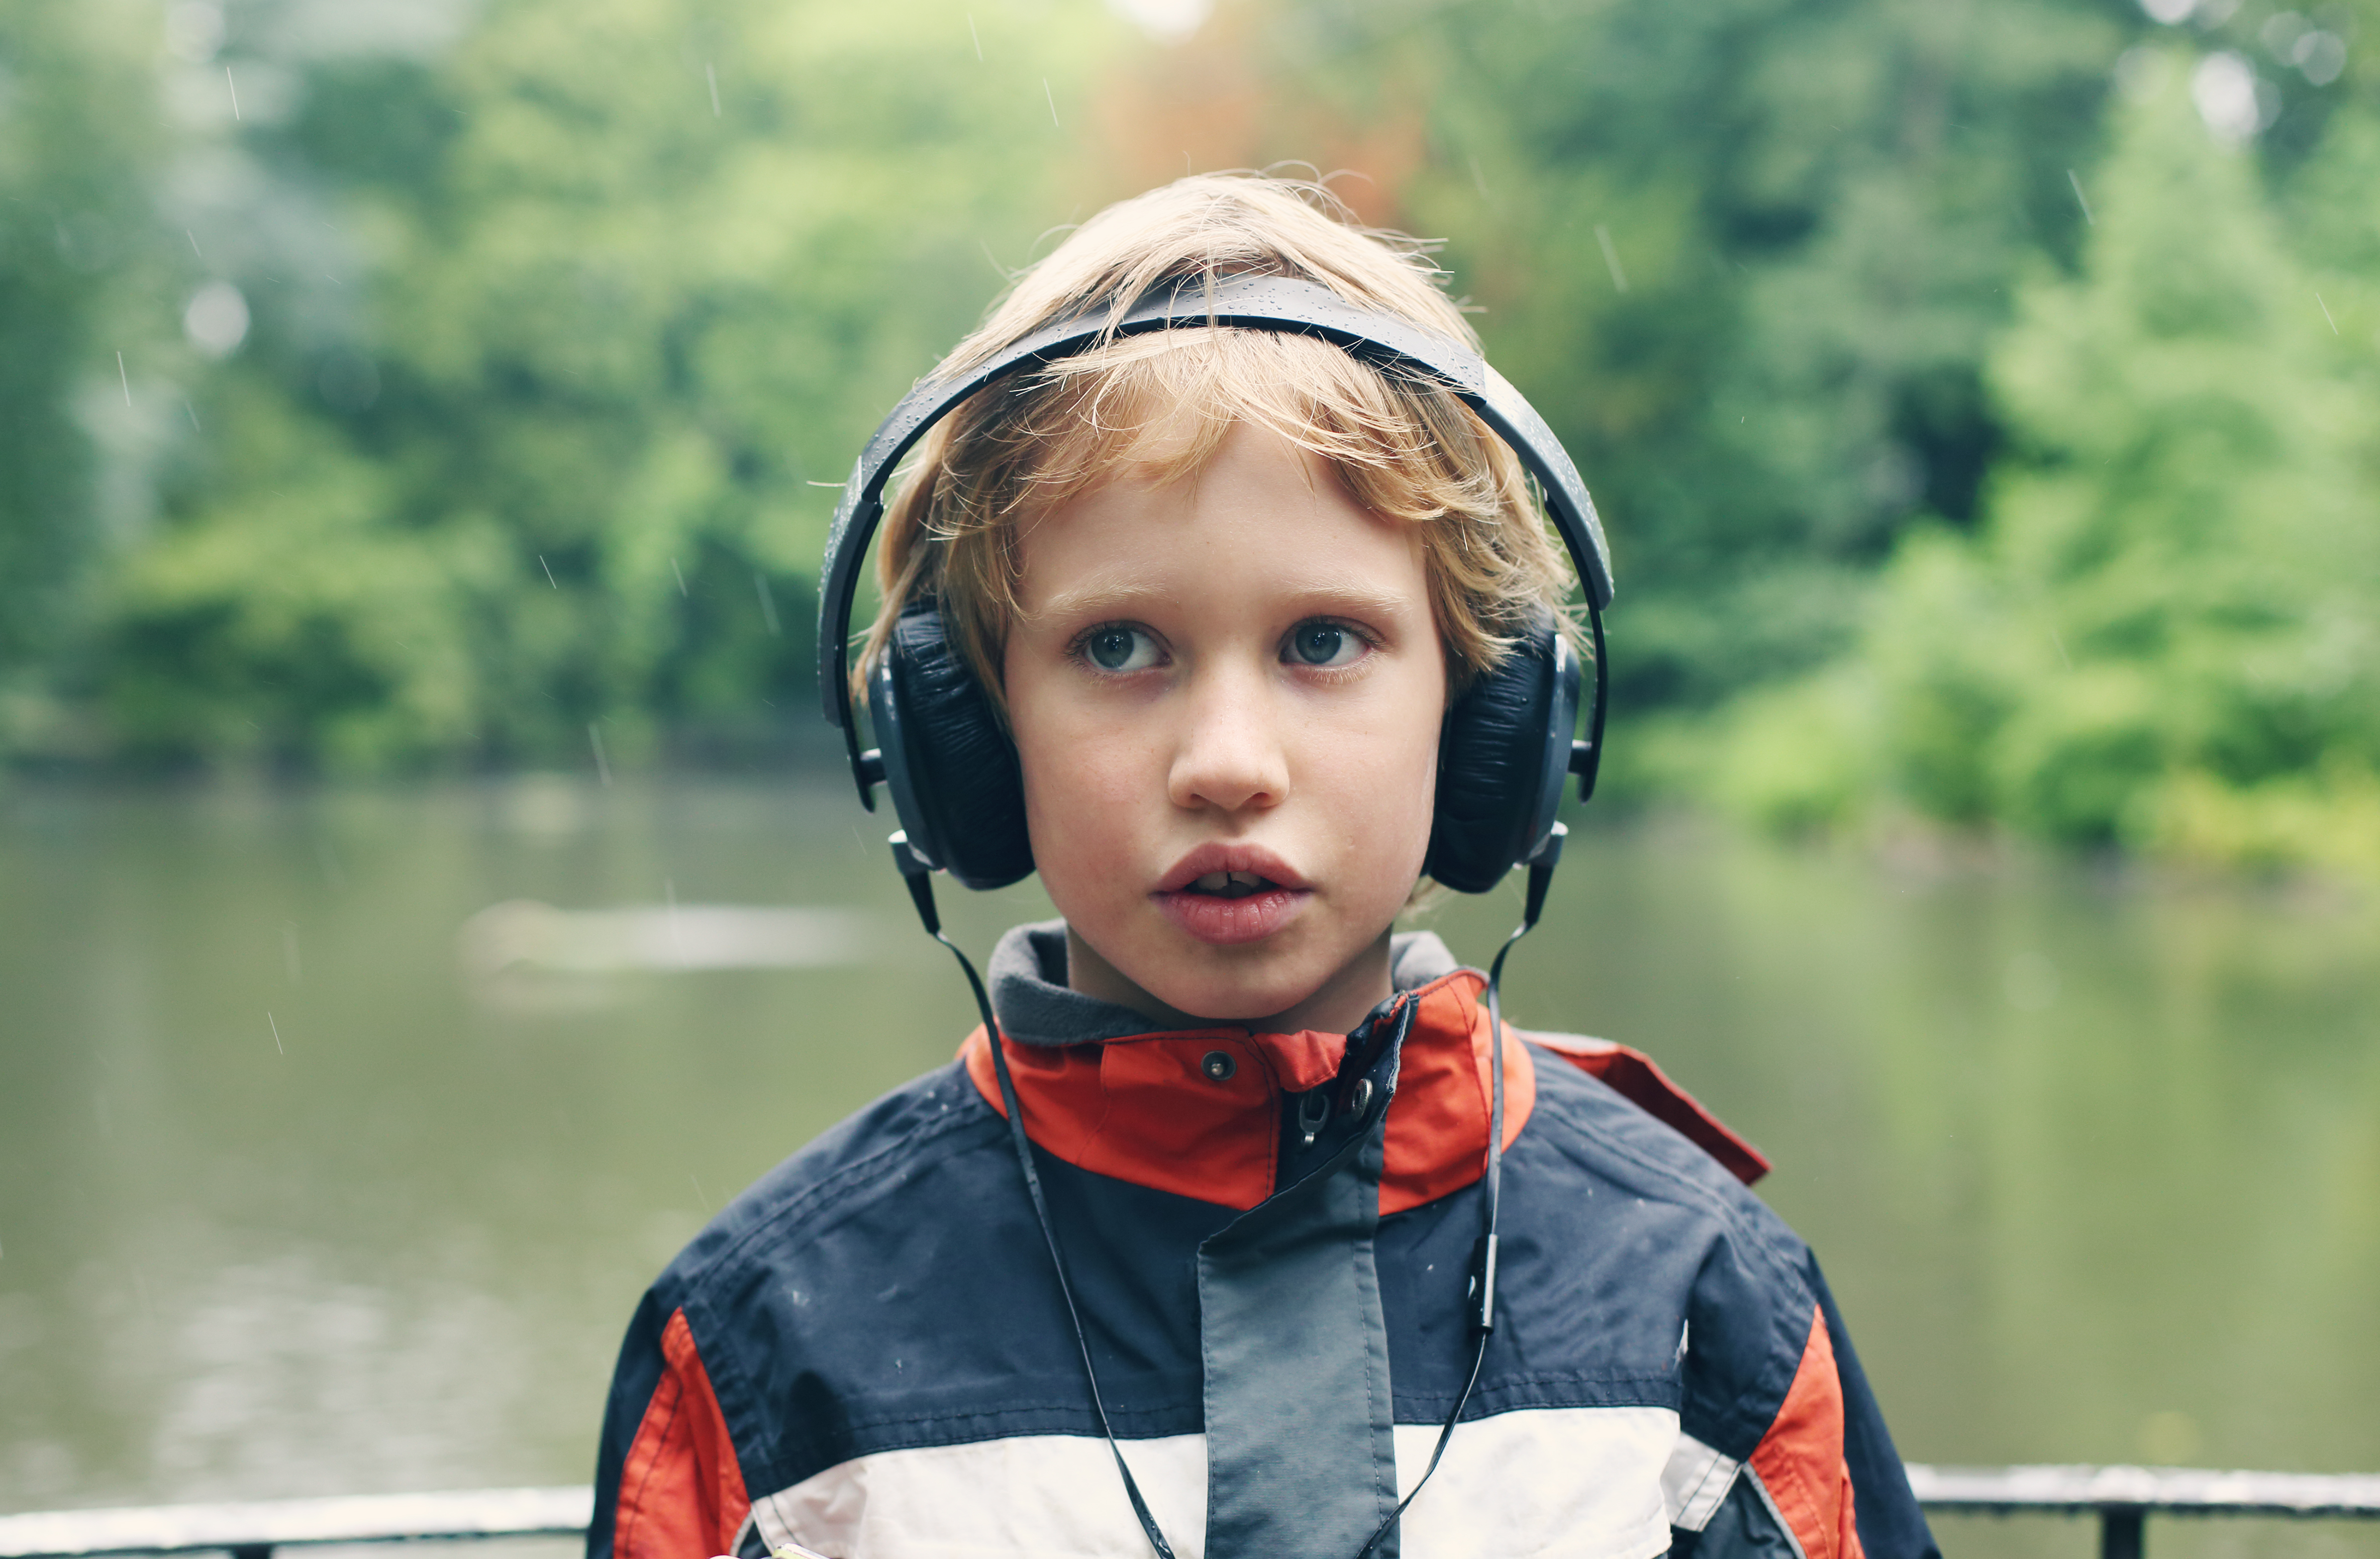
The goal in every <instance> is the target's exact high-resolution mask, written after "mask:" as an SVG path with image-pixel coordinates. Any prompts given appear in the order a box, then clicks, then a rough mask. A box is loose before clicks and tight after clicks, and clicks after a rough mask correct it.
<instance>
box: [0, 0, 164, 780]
mask: <svg viewBox="0 0 2380 1559" xmlns="http://www.w3.org/2000/svg"><path fill="white" fill-rule="evenodd" d="M145 20H146V15H145V7H142V6H138V5H136V4H133V3H131V0H91V3H90V4H76V5H13V6H5V7H0V698H5V697H6V695H7V694H9V693H11V692H15V691H21V689H22V688H23V687H24V685H25V684H26V683H27V682H28V681H29V680H30V675H31V673H32V672H33V671H34V670H35V669H36V668H37V667H39V666H40V665H41V664H42V663H43V661H44V660H45V659H47V658H49V657H53V656H55V655H57V654H59V653H61V652H63V650H64V649H65V648H66V646H67V643H68V642H69V641H70V640H71V639H72V637H73V634H74V630H75V628H76V627H77V625H78V622H79V615H80V612H79V608H80V606H81V603H82V596H81V591H80V585H81V583H82V576H83V570H84V567H85V566H86V565H87V563H88V562H89V560H90V558H91V553H92V549H93V542H94V531H95V529H96V522H97V521H98V520H100V519H102V518H106V517H105V515H104V513H103V505H102V503H101V500H100V494H99V493H98V491H97V452H96V451H95V450H94V449H93V447H92V441H91V433H90V432H89V430H88V429H87V428H86V426H85V421H84V419H83V418H82V417H79V415H78V411H77V408H78V403H79V402H86V403H90V404H92V405H100V404H104V403H105V402H106V401H107V400H109V399H111V398H112V397H113V396H115V394H116V393H117V390H118V386H119V384H123V385H126V386H128V385H129V384H130V382H131V380H132V379H133V378H134V377H136V376H140V375H141V373H142V369H143V367H144V363H143V356H144V355H143V353H142V351H141V348H142V347H146V346H147V345H148V344H149V342H150V341H151V339H152V337H153V335H154V324H153V322H150V321H146V320H142V319H140V318H138V317H135V316H134V315H133V311H131V310H130V309H129V307H128V299H129V298H130V297H132V296H133V295H135V294H137V292H138V290H139V289H140V284H141V282H142V281H143V280H144V279H145V273H146V272H147V271H149V270H150V269H151V267H150V266H149V264H148V263H147V252H148V251H149V250H152V247H153V244H152V240H153V238H154V236H155V233H156V230H157V221H156V217H155V214H154V213H153V212H152V209H151V206H150V202H149V200H148V192H147V191H146V190H145V189H143V188H142V185H141V174H142V171H143V169H144V166H145V165H146V164H147V163H148V161H149V160H150V158H151V156H152V152H153V149H154V143H155V129H154V127H153V124H152V122H151V121H150V120H149V119H148V118H147V117H146V116H141V115H139V114H133V113H128V112H126V111H125V105H126V104H130V103H134V102H138V101H140V98H141V97H142V96H144V95H145V90H144V89H145V83H144V82H143V80H142V71H141V67H142V66H143V65H144V64H145V63H146V61H145V51H144V50H142V49H141V48H140V47H139V46H138V45H136V44H135V43H133V42H132V40H133V39H134V38H137V37H139V36H140V35H141V30H140V27H139V25H138V24H139V23H140V22H142V21H145ZM119 351H128V352H129V353H130V366H129V367H128V368H127V369H125V370H124V371H122V373H123V377H122V378H121V379H119V370H118V368H117V359H116V356H115V354H116V353H117V352H119ZM118 404H119V405H120V403H118ZM110 426H111V428H112V429H113V430H114V431H115V432H119V433H121V432H126V431H127V420H125V419H117V418H113V417H112V416H111V419H110ZM12 724H13V721H12V720H11V718H10V714H9V711H8V710H6V709H0V743H5V742H6V739H7V737H8V733H9V729H10V726H11V725H12Z"/></svg>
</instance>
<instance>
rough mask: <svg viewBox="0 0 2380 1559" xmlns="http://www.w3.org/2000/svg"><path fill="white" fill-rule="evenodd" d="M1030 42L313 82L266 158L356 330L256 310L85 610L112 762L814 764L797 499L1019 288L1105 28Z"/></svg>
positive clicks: (581, 52) (563, 16)
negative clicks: (331, 199)
mask: <svg viewBox="0 0 2380 1559" xmlns="http://www.w3.org/2000/svg"><path fill="white" fill-rule="evenodd" d="M1032 19H1033V18H1032V16H1031V14H1030V12H1029V10H1028V9H1026V8H1025V7H1022V6H1009V5H1004V4H1002V3H1001V0H985V3H983V4H979V5H976V6H973V8H972V9H971V10H970V9H969V8H968V7H966V6H962V5H958V4H942V3H940V0H911V3H909V4H905V5H904V6H897V7H895V8H894V13H893V14H891V15H888V14H887V13H886V12H885V11H884V9H883V8H881V7H878V8H875V9H862V10H854V9H852V8H850V7H847V6H834V5H830V4H825V3H818V4H808V5H801V6H783V5H777V4H763V3H760V0H720V3H717V4H711V5H704V6H680V5H674V4H668V3H664V0H596V3H593V4H588V3H571V4H564V3H561V0H498V3H497V4H494V5H492V6H490V7H489V8H488V9H487V10H486V11H485V12H484V13H483V14H481V15H480V17H479V18H477V20H476V21H475V23H474V24H473V26H472V27H471V29H470V30H469V31H468V35H467V36H465V37H464V38H463V39H462V41H461V42H460V43H458V44H457V45H456V46H455V48H453V49H452V50H451V51H450V52H448V53H447V54H445V55H443V56H441V57H439V58H437V59H435V60H432V61H428V62H421V63H415V62H409V61H406V60H402V59H390V58H374V57H365V58H361V59H355V58H349V59H345V60H335V61H332V62H329V63H327V64H324V65H322V66H320V67H316V68H314V69H313V70H312V71H311V72H310V75H309V78H308V79H307V80H306V81H305V83H304V101H303V103H302V104H301V106H300V107H299V108H298V110H297V112H296V114H295V115H294V116H292V118H291V119H290V121H289V123H288V124H287V125H286V126H285V128H282V129H280V130H278V131H275V132H273V135H272V136H271V137H263V138H260V139H261V140H265V141H266V151H267V152H268V153H269V154H270V155H271V156H272V157H273V158H275V159H277V161H278V164H279V165H280V166H281V167H282V168H283V170H284V177H288V178H292V179H297V178H303V179H308V180H311V181H314V182H316V183H317V184H320V185H323V186H326V187H328V188H329V189H332V190H333V191H334V195H335V198H336V201H337V202H338V204H339V206H340V208H341V213H342V215H343V216H344V218H345V225H346V228H347V229H348V230H349V231H350V232H351V233H352V234H354V235H355V236H356V237H357V238H358V241H359V242H360V243H361V245H362V246H363V248H364V250H365V252H366V254H367V256H368V258H369V262H370V266H371V278H372V279H371V282H370V301H369V304H368V307H367V308H366V310H365V311H364V316H363V319H362V322H361V324H360V327H359V329H358V330H357V331H355V332H353V333H350V334H349V335H346V336H338V335H331V336H324V335H320V334H317V335H311V336H309V335H306V334H305V333H304V332H303V331H302V330H300V329H298V328H297V326H296V325H295V324H294V323H291V322H287V321H282V320H278V319H276V317H275V316H274V315H273V304H272V302H271V300H270V298H269V297H268V298H266V299H265V300H264V301H260V303H259V304H258V311H259V321H258V328H257V336H258V341H257V346H256V348H255V349H254V350H253V351H251V352H250V353H249V354H248V355H247V356H246V358H245V359H244V360H243V361H242V363H241V364H240V365H238V367H237V370H236V371H234V372H233V373H232V374H231V375H230V376H229V379H228V381H227V387H226V389H225V392H224V396H223V401H222V404H221V405H220V406H219V407H218V408H215V409H214V411H213V413H212V417H213V420H215V421H217V422H218V423H219V424H220V425H221V426H222V428H223V430H224V431H223V432H222V434H221V437H220V438H219V440H217V441H216V445H215V447H213V449H212V451H211V453H210V457H209V462H208V465H207V469H206V470H205V471H204V472H203V474H202V476H201V477H200V479H199V480H195V481H192V482H190V483H188V485H187V487H186V489H185V492H184V496H183V501H182V502H181V504H180V505H179V506H178V508H177V509H176V512H175V513H174V515H173V517H172V521H171V523H170V525H169V526H168V527H167V528H166V530H164V533H162V534H161V535H160V536H159V537H158V538H156V539H155V540H154V541H153V542H152V543H151V544H150V545H149V546H148V547H146V548H145V549H144V550H143V552H142V554H141V555H140V557H139V558H138V559H137V560H136V561H135V563H134V564H133V565H132V566H130V567H129V568H128V570H127V571H126V572H125V575H124V577H123V579H122V581H121V585H120V588H119V589H118V591H116V594H115V613H114V616H113V619H112V623H111V632H110V640H109V643H110V648H111V655H110V658H109V660H108V663H107V669H106V684H105V686H106V688H107V698H108V704H109V708H110V709H111V711H112V713H113V715H114V717H115V722H116V725H117V727H118V729H119V730H120V731H121V732H122V733H123V735H124V737H125V739H126V740H127V741H128V742H129V743H131V744H133V745H135V746H136V747H138V748H140V749H145V750H148V751H150V752H152V753H155V754H158V755H161V756H162V755H170V754H173V753H176V752H200V753H207V752H223V751H225V750H237V749H241V748H243V747H245V748H248V749H256V750H259V751H261V752H263V753H266V754H274V755H280V756H283V757H291V758H297V759H301V760H306V761H328V762H330V763H332V764H334V765H335V766H354V767H367V768H369V767H381V766H386V765H388V764H391V763H400V764H401V763H406V762H418V761H431V760H434V759H438V758H440V757H443V756H448V755H454V754H465V755H469V756H473V757H476V758H478V759H480V760H482V761H532V760H534V761H553V760H554V759H556V758H564V759H569V758H572V757H573V756H574V755H575V756H576V760H577V761H581V762H584V761H587V756H588V754H589V745H590V739H601V740H602V741H604V742H606V743H607V744H608V746H609V749H610V751H611V752H612V753H613V755H614V756H622V755H633V754H636V753H637V752H639V751H642V750H650V748H651V747H652V746H653V744H654V743H655V742H656V741H657V740H659V739H661V737H662V736H663V735H664V734H666V735H668V736H670V737H674V738H675V739H677V740H678V741H680V742H681V743H682V744H685V745H686V746H688V747H692V748H694V749H698V750H709V751H711V752H713V753H718V752H721V751H725V750H731V749H732V750H737V751H747V752H748V751H751V750H753V749H767V748H771V747H782V746H783V743H784V741H785V740H786V738H787V737H788V736H789V735H790V734H793V733H799V734H800V735H802V736H807V735H808V734H810V732H811V731H812V729H813V728H814V726H815V725H816V721H815V716H814V714H813V713H811V711H812V709H813V707H814V705H813V702H812V700H813V699H814V696H815V695H814V694H813V693H812V692H811V689H810V664H811V663H810V658H809V655H810V644H811V639H810V635H811V632H812V628H811V623H810V615H811V611H812V607H811V604H810V602H811V585H810V582H809V581H810V577H811V575H812V574H813V573H814V572H815V570H816V566H817V561H816V560H817V557H818V554H819V551H820V545H821V543H822V541H823V537H824V525H825V520H826V518H827V516H828V515H829V514H830V513H831V511H832V502H833V498H834V495H835V494H834V493H833V492H832V491H831V490H830V489H832V487H833V486H834V485H835V483H836V481H837V480H838V479H839V478H841V477H842V475H843V474H844V469H845V468H846V463H847V461H848V459H849V458H850V457H851V455H852V454H853V453H854V452H855V451H856V449H857V447H858V445H859V444H860V442H861V441H862V439H863V438H864V437H865V435H866V433H867V432H868V428H869V427H870V426H872V424H873V422H874V420H875V419H876V417H878V416H879V415H880V414H881V412H882V411H883V410H884V409H886V408H889V407H890V406H891V404H892V402H893V401H894V400H896V399H897V398H898V396H899V395H900V394H901V393H902V392H903V391H904V390H905V389H906V387H907V386H908V384H909V383H910V381H911V380H912V379H914V378H915V377H916V376H917V374H919V373H921V372H922V371H925V370H926V369H927V368H929V367H930V366H931V364H932V362H933V361H934V359H935V358H936V357H937V356H938V355H939V352H940V351H941V349H942V348H943V347H946V346H947V345H948V343H949V342H950V341H952V340H953V339H954V338H955V337H956V336H958V335H960V334H962V333H963V332H964V331H965V328H966V327H967V326H968V325H969V324H971V323H973V321H974V320H975V318H976V317H977V315H978V314H979V312H980V311H981V310H982V308H983V306H984V303H985V301H986V299H987V298H989V297H990V296H991V294H992V293H994V292H995V291H996V290H998V288H999V286H1001V283H1002V264H1003V262H1004V263H1008V264H1014V263H1021V262H1023V261H1024V260H1025V259H1026V257H1027V254H1028V252H1029V250H1030V248H1031V246H1032V243H1033V241H1034V238H1035V233H1036V231H1037V230H1038V227H1039V226H1040V225H1041V220H1040V216H1039V213H1045V212H1047V211H1049V210H1050V208H1051V206H1052V204H1053V203H1054V201H1055V198H1056V190H1055V189H1054V188H1053V177H1054V176H1055V175H1056V174H1057V173H1058V172H1059V171H1061V170H1062V169H1063V168H1064V167H1065V166H1066V165H1067V164H1068V158H1069V157H1070V156H1071V155H1072V154H1073V148H1074V146H1075V141H1073V140H1069V139H1068V138H1067V136H1066V134H1065V133H1064V130H1063V128H1062V116H1064V114H1065V113H1066V112H1068V111H1069V110H1071V109H1073V108H1075V105H1076V104H1078V102H1079V100H1080V97H1081V91H1080V84H1081V82H1082V80H1083V79H1084V77H1085V76H1086V74H1087V71H1088V69H1089V68H1090V66H1091V64H1092V62H1093V60H1094V59H1095V58H1096V56H1097V54H1098V51H1099V50H1100V49H1101V48H1102V47H1104V46H1106V44H1107V42H1108V40H1109V38H1110V36H1111V29H1110V28H1108V27H1105V26H1079V25H1078V26H1072V27H1069V28H1066V29H1037V28H1035V27H1033V26H1032V25H1031V22H1032ZM186 695H187V696H186ZM590 726H594V727H598V728H600V730H601V733H602V736H601V738H590V737H589V728H590Z"/></svg>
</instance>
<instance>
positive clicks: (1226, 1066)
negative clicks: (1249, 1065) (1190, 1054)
mask: <svg viewBox="0 0 2380 1559" xmlns="http://www.w3.org/2000/svg"><path fill="white" fill-rule="evenodd" d="M1239 1069H1240V1064H1239V1063H1238V1062H1236V1061H1234V1060H1233V1059H1232V1054H1231V1052H1229V1051H1225V1050H1210V1051H1208V1053H1207V1055H1206V1058H1205V1059H1204V1060H1202V1061H1200V1062H1199V1063H1198V1070H1200V1071H1202V1072H1204V1073H1206V1074H1207V1075H1208V1077H1210V1078H1214V1079H1215V1080H1216V1081H1217V1082H1224V1081H1227V1080H1228V1079H1229V1078H1231V1075H1232V1074H1233V1073H1234V1072H1236V1071H1238V1070H1239Z"/></svg>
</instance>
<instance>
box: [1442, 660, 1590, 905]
mask: <svg viewBox="0 0 2380 1559" xmlns="http://www.w3.org/2000/svg"><path fill="white" fill-rule="evenodd" d="M1578 682H1579V673H1578V657H1577V656H1576V655H1575V654H1573V652H1572V651H1571V648H1570V645H1569V644H1568V643H1567V642H1566V641H1565V640H1564V639H1562V638H1561V637H1560V635H1559V634H1557V633H1556V632H1555V631H1554V629H1553V626H1552V625H1551V624H1549V623H1548V624H1541V625H1539V626H1538V627H1535V628H1532V629H1531V630H1530V631H1529V632H1528V633H1526V634H1525V635H1524V636H1523V638H1522V640H1521V642H1520V643H1518V644H1516V645H1514V646H1513V648H1512V654H1511V655H1509V656H1507V657H1506V658H1505V661H1504V664H1502V665H1500V666H1499V667H1498V668H1497V669H1496V670H1495V671H1493V672H1491V673H1489V674H1488V675H1487V676H1482V677H1480V678H1479V679H1478V680H1477V681H1476V682H1474V683H1473V684H1472V685H1471V687H1470V688H1469V689H1468V690H1467V691H1465V692H1464V693H1463V697H1462V698H1460V699H1458V700H1455V703H1454V707H1453V708H1451V709H1450V710H1448V711H1447V713H1446V724H1445V725H1444V727H1443V728H1442V729H1441V731H1440V733H1439V744H1438V806H1437V814H1436V816H1435V817H1434V818H1433V819H1432V820H1431V822H1430V830H1429V854H1428V856H1427V858H1426V859H1425V860H1424V862H1423V866H1422V870H1423V871H1427V872H1428V873H1429V875H1430V876H1431V877H1433V878H1435V879H1436V880H1437V881H1439V882H1441V883H1445V884H1446V885H1447V886H1448V887H1450V888H1453V889H1455V890H1456V891H1457V892H1460V893H1467V894H1475V893H1485V892H1487V891H1488V889H1489V888H1492V887H1494V886H1495V885H1496V884H1497V883H1500V882H1501V881H1503V878H1504V873H1506V872H1507V871H1511V870H1512V868H1513V867H1514V866H1516V865H1518V864H1520V863H1521V862H1522V861H1524V860H1526V859H1528V858H1530V857H1531V856H1533V855H1535V854H1536V852H1537V847H1538V846H1540V845H1542V844H1544V843H1545V840H1546V835H1547V834H1549V833H1551V832H1552V830H1553V825H1554V809H1555V806H1556V805H1557V804H1558V803H1559V802H1560V799H1561V786H1562V779H1563V776H1564V775H1565V774H1567V773H1569V770H1570V754H1571V738H1572V736H1573V732H1574V731H1575V730H1576V728H1577V725H1578Z"/></svg>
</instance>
